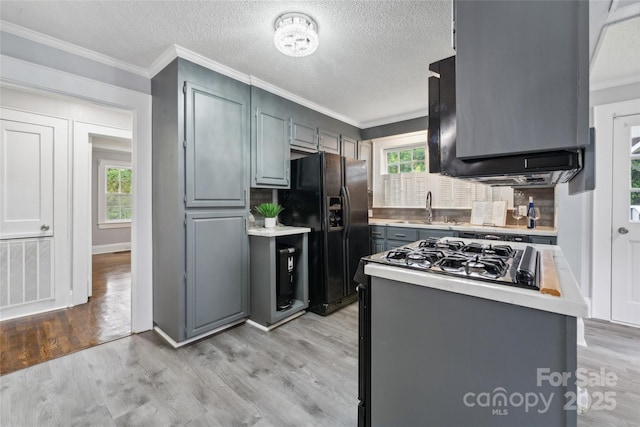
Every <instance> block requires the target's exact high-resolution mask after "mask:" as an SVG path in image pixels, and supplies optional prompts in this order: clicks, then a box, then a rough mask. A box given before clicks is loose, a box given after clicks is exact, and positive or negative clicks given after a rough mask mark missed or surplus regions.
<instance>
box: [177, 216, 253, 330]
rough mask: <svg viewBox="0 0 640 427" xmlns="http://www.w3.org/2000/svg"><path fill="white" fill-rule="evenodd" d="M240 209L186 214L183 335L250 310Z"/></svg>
mask: <svg viewBox="0 0 640 427" xmlns="http://www.w3.org/2000/svg"><path fill="white" fill-rule="evenodd" d="M245 214H246V213H245V211H244V210H232V211H215V212H199V213H188V214H187V215H186V228H187V233H186V249H187V295H186V296H187V310H186V315H187V322H186V324H187V331H186V335H187V338H189V337H193V336H196V335H198V334H201V333H203V332H207V331H210V330H213V329H216V328H218V327H221V326H224V325H227V324H229V323H231V322H233V321H235V320H239V319H242V318H244V317H247V316H248V314H249V298H248V289H249V275H248V271H249V252H248V237H247V235H246V232H245Z"/></svg>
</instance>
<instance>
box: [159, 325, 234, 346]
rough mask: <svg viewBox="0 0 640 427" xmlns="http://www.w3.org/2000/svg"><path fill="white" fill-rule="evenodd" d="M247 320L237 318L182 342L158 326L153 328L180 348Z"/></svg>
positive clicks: (171, 343)
mask: <svg viewBox="0 0 640 427" xmlns="http://www.w3.org/2000/svg"><path fill="white" fill-rule="evenodd" d="M245 321H246V319H240V320H237V321H235V322H232V323H229V324H228V325H224V326H221V327H219V328H217V329H214V330H212V331H208V332H205V333H203V334H200V335H197V336H195V337H193V338H189V339H188V340H184V341H180V342H177V341H175V340H174V339H173V338H171V337H170V336H169V335H167V333H166V332H164V331H163V330H162V329H160V328H159V327H157V326H154V327H153V330H154V331H156V332H157V333H158V334H159V335H160V336H161V337H162V338H164V339H165V341H167V342H168V343H169V344H170V345H171V346H172V347H173V348H180V347H182V346H185V345H187V344H190V343H192V342H194V341H198V340H201V339H202V338H206V337H208V336H209V335H213V334H217V333H218V332H221V331H224V330H225V329H229V328H232V327H234V326H236V325H239V324H240V323H244V322H245Z"/></svg>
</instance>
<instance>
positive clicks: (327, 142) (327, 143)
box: [318, 129, 340, 155]
mask: <svg viewBox="0 0 640 427" xmlns="http://www.w3.org/2000/svg"><path fill="white" fill-rule="evenodd" d="M318 138H319V143H318V149H319V150H320V151H325V152H327V153H333V154H338V155H339V154H340V135H339V134H337V133H333V132H331V131H327V130H323V129H318Z"/></svg>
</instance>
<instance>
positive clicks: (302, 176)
mask: <svg viewBox="0 0 640 427" xmlns="http://www.w3.org/2000/svg"><path fill="white" fill-rule="evenodd" d="M278 202H279V203H280V204H281V205H282V206H283V207H284V211H283V212H282V213H281V214H280V215H279V218H280V222H282V223H283V224H285V225H292V226H298V227H308V228H310V229H311V232H310V233H309V252H308V259H309V310H311V311H313V312H314V313H318V314H321V315H323V316H324V315H327V314H329V313H331V312H333V311H335V310H338V309H339V308H341V307H344V306H345V305H347V304H350V303H352V302H354V301H356V300H357V299H358V295H357V293H356V286H357V283H356V282H354V280H353V276H354V274H355V273H356V270H357V268H358V262H359V261H360V258H362V257H363V256H366V255H368V254H369V223H368V222H369V221H368V214H367V209H368V203H367V202H368V196H367V165H366V162H365V161H364V160H356V159H351V158H346V157H341V156H339V155H337V154H330V153H324V152H319V153H314V154H310V155H308V156H306V157H302V158H299V159H295V160H292V161H291V188H290V189H287V190H278Z"/></svg>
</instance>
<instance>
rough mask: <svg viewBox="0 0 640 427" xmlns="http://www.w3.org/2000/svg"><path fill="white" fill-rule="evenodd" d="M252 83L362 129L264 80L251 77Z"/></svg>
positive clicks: (356, 123) (340, 116)
mask: <svg viewBox="0 0 640 427" xmlns="http://www.w3.org/2000/svg"><path fill="white" fill-rule="evenodd" d="M250 82H251V85H252V86H256V87H259V88H260V89H264V90H266V91H268V92H271V93H273V94H274V95H278V96H281V97H282V98H285V99H288V100H289V101H293V102H295V103H296V104H300V105H302V106H304V107H307V108H310V109H312V110H314V111H317V112H318V113H322V114H324V115H327V116H329V117H333V118H334V119H336V120H340V121H341V122H344V123H348V124H350V125H352V126H355V127H357V128H362V127H361V123H360V122H358V121H357V120H353V119H351V118H349V117H347V116H343V115H342V114H339V113H336V112H335V111H333V110H330V109H328V108H325V107H323V106H322V105H318V104H316V103H314V102H311V101H309V100H307V99H305V98H302V97H300V96H298V95H296V94H293V93H291V92H288V91H286V90H284V89H280V88H279V87H277V86H274V85H272V84H271V83H268V82H265V81H264V80H260V79H259V78H257V77H255V76H251V80H250Z"/></svg>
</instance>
